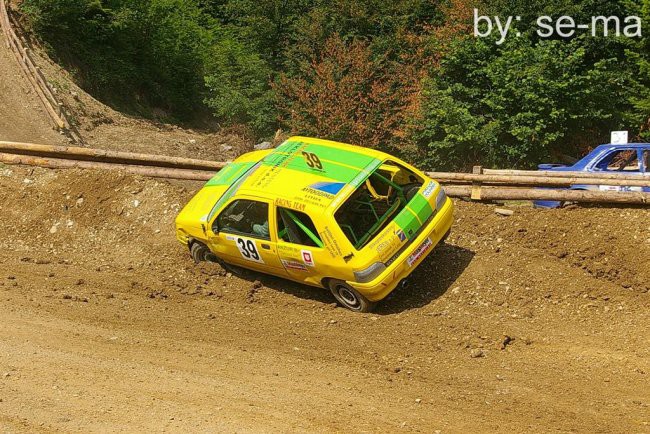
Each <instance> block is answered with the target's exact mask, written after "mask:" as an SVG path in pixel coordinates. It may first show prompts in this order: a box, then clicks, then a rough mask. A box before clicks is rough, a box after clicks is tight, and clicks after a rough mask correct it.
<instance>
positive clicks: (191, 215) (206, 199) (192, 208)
mask: <svg viewBox="0 0 650 434" xmlns="http://www.w3.org/2000/svg"><path fill="white" fill-rule="evenodd" d="M227 189H228V186H227V185H211V186H205V187H203V188H202V189H201V190H199V192H198V193H196V194H195V195H194V197H193V198H192V199H191V200H190V201H189V202H188V203H187V205H185V207H184V208H183V209H182V210H181V212H180V213H179V214H178V217H176V222H177V223H178V222H180V221H183V222H185V223H189V224H194V225H200V224H202V223H206V222H207V220H208V215H209V214H210V211H212V208H213V207H214V205H215V204H216V203H217V201H218V200H219V198H220V197H221V196H222V195H223V193H224V192H225V191H226V190H227Z"/></svg>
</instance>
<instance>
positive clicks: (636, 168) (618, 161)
mask: <svg viewBox="0 0 650 434" xmlns="http://www.w3.org/2000/svg"><path fill="white" fill-rule="evenodd" d="M642 160H643V150H642V149H635V148H619V149H613V150H611V151H610V152H608V153H607V154H606V155H604V156H603V157H601V159H600V160H599V161H598V162H597V163H596V164H595V165H594V170H595V171H602V172H610V173H620V174H626V175H642V174H643V172H642V171H643V164H642V163H641V162H642ZM598 189H599V190H601V191H643V187H638V186H618V185H606V184H604V185H599V186H598Z"/></svg>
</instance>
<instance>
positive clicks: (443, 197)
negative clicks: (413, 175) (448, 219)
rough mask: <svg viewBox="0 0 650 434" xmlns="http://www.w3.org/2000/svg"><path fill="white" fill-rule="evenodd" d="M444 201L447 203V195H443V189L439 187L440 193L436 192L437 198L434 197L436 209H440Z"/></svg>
mask: <svg viewBox="0 0 650 434" xmlns="http://www.w3.org/2000/svg"><path fill="white" fill-rule="evenodd" d="M446 201H447V193H445V189H444V188H442V185H441V186H440V191H439V192H438V197H436V209H440V208H442V207H443V206H444V204H445V202H446Z"/></svg>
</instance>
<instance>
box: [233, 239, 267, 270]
mask: <svg viewBox="0 0 650 434" xmlns="http://www.w3.org/2000/svg"><path fill="white" fill-rule="evenodd" d="M235 242H236V243H237V248H238V249H239V253H241V255H242V257H243V258H244V259H246V260H247V261H252V262H258V263H260V264H263V263H264V260H263V259H262V257H261V256H260V252H259V250H257V246H256V245H255V241H253V240H249V239H247V238H241V237H235Z"/></svg>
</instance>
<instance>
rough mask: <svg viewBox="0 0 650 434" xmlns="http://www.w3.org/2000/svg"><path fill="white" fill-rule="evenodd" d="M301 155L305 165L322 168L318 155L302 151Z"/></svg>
mask: <svg viewBox="0 0 650 434" xmlns="http://www.w3.org/2000/svg"><path fill="white" fill-rule="evenodd" d="M302 156H303V157H305V163H307V166H309V167H311V168H312V169H318V170H323V163H321V161H320V158H318V155H316V154H314V153H311V152H305V151H303V152H302Z"/></svg>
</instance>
